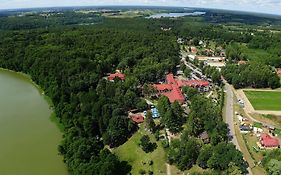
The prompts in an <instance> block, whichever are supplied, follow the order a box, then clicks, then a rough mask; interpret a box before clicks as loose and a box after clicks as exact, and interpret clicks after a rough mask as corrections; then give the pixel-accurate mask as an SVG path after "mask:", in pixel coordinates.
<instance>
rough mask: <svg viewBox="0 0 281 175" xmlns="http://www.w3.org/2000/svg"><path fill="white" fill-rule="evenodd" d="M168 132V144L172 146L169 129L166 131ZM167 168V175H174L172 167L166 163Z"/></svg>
mask: <svg viewBox="0 0 281 175" xmlns="http://www.w3.org/2000/svg"><path fill="white" fill-rule="evenodd" d="M166 132H167V136H168V142H169V144H171V140H172V139H171V133H170V132H169V130H168V129H166ZM166 168H167V175H172V173H171V165H170V164H168V163H166Z"/></svg>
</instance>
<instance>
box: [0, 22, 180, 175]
mask: <svg viewBox="0 0 281 175" xmlns="http://www.w3.org/2000/svg"><path fill="white" fill-rule="evenodd" d="M178 51H179V50H178V46H177V44H176V38H175V37H174V36H170V35H169V34H165V33H158V34H157V35H155V33H152V32H149V31H146V30H143V31H134V32H133V31H130V30H126V29H120V30H118V29H111V28H110V27H108V28H95V27H87V28H85V27H66V28H57V29H52V30H45V29H40V30H28V31H12V32H6V33H5V35H3V37H2V39H1V41H0V60H1V67H3V68H7V69H11V70H15V71H20V72H24V73H27V74H29V75H30V76H31V77H32V79H33V80H34V81H35V82H36V83H37V84H38V85H40V86H41V87H42V88H43V89H44V90H45V92H46V95H48V96H49V97H50V98H51V99H52V101H53V103H54V106H55V112H56V115H57V117H58V119H59V121H60V122H61V123H62V124H63V126H64V139H63V142H62V144H61V145H60V146H59V151H60V152H61V154H63V155H64V161H65V163H66V164H67V166H68V168H69V171H70V172H71V173H72V174H79V175H81V174H116V172H118V173H120V174H126V173H127V171H129V168H128V166H123V165H122V166H121V164H124V163H123V162H119V161H118V159H117V157H116V156H114V155H112V154H111V153H110V152H109V151H107V150H104V145H105V144H107V145H110V146H111V147H115V146H118V145H120V144H122V143H124V142H125V141H126V140H127V138H128V137H130V135H131V134H132V133H133V132H134V131H135V130H136V129H137V126H136V125H135V124H134V123H132V122H131V121H130V120H129V119H128V118H127V116H126V115H127V111H128V110H129V109H134V108H141V107H142V106H143V105H142V104H143V103H142V100H140V98H139V97H140V91H139V89H138V87H139V84H140V83H144V82H150V81H156V80H158V79H161V78H163V76H164V74H165V72H169V71H172V70H173V68H174V67H175V65H176V64H177V63H178ZM116 69H120V70H123V71H124V72H125V73H126V74H127V77H126V80H125V82H121V81H118V80H116V81H114V82H108V81H107V80H104V79H103V77H104V76H106V75H107V73H112V72H115V70H116ZM101 138H102V139H101ZM120 167H124V168H125V169H124V171H121V170H120ZM117 169H118V171H117Z"/></svg>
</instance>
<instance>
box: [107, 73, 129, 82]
mask: <svg viewBox="0 0 281 175" xmlns="http://www.w3.org/2000/svg"><path fill="white" fill-rule="evenodd" d="M116 77H118V78H120V79H121V80H122V81H124V80H125V77H126V75H125V74H121V73H115V74H110V75H109V76H108V77H107V79H108V80H109V81H114V79H115V78H116Z"/></svg>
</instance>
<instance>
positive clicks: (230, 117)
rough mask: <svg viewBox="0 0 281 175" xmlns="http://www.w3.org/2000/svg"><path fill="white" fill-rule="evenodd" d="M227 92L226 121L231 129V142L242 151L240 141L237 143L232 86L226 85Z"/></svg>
mask: <svg viewBox="0 0 281 175" xmlns="http://www.w3.org/2000/svg"><path fill="white" fill-rule="evenodd" d="M225 90H226V94H227V97H226V113H225V115H226V119H225V121H226V123H227V124H228V128H229V140H230V142H232V143H233V144H234V145H235V146H236V148H237V149H238V150H241V149H240V146H239V144H238V141H237V137H236V135H235V130H234V121H233V117H234V116H233V114H234V111H233V92H232V89H231V86H230V85H229V84H228V83H225Z"/></svg>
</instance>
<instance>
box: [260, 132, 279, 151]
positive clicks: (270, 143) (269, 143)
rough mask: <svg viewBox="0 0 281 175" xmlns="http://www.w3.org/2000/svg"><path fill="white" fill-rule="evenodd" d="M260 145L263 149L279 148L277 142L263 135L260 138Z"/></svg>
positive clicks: (267, 135)
mask: <svg viewBox="0 0 281 175" xmlns="http://www.w3.org/2000/svg"><path fill="white" fill-rule="evenodd" d="M260 144H261V145H262V146H263V147H265V148H279V147H280V144H279V140H278V139H276V138H272V137H271V136H270V135H269V134H266V133H263V134H261V137H260Z"/></svg>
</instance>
